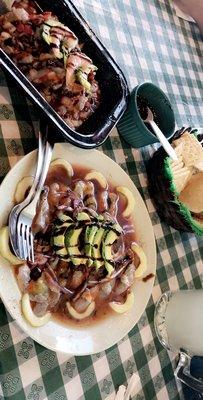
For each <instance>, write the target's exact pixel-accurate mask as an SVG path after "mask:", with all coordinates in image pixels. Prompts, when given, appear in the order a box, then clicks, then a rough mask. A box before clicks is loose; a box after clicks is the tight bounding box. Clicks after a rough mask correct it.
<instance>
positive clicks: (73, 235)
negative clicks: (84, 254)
mask: <svg viewBox="0 0 203 400" xmlns="http://www.w3.org/2000/svg"><path fill="white" fill-rule="evenodd" d="M82 230H83V228H76V229H70V230H69V231H68V233H67V235H66V237H65V246H66V248H67V250H69V247H73V246H77V247H78V241H79V236H80V234H81V232H82Z"/></svg>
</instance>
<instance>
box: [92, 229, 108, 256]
mask: <svg viewBox="0 0 203 400" xmlns="http://www.w3.org/2000/svg"><path fill="white" fill-rule="evenodd" d="M104 232H105V229H104V228H99V229H98V230H97V232H96V235H95V237H94V242H93V248H92V256H93V258H96V259H97V258H101V251H100V248H101V243H102V238H103V236H104Z"/></svg>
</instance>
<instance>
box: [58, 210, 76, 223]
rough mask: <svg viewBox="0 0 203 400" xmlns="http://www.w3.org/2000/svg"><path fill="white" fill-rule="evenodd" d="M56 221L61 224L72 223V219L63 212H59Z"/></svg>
mask: <svg viewBox="0 0 203 400" xmlns="http://www.w3.org/2000/svg"><path fill="white" fill-rule="evenodd" d="M58 219H59V220H60V221H63V222H68V221H70V222H73V220H72V218H71V217H70V216H69V215H68V214H66V213H63V212H60V213H59V214H58Z"/></svg>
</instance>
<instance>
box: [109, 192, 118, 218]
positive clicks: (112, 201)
mask: <svg viewBox="0 0 203 400" xmlns="http://www.w3.org/2000/svg"><path fill="white" fill-rule="evenodd" d="M108 205H109V209H108V212H109V214H111V215H112V216H113V217H116V215H117V212H118V195H117V194H116V193H109V198H108Z"/></svg>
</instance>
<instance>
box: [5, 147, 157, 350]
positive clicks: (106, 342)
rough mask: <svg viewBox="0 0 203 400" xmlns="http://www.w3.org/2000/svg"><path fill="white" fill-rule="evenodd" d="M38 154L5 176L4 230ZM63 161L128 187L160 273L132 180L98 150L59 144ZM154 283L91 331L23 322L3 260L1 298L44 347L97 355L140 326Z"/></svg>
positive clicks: (152, 264) (140, 232)
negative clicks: (128, 306) (19, 187)
mask: <svg viewBox="0 0 203 400" xmlns="http://www.w3.org/2000/svg"><path fill="white" fill-rule="evenodd" d="M36 154H37V153H36V151H33V152H31V153H29V154H27V155H26V156H25V157H23V158H22V159H21V160H20V161H19V162H18V163H17V164H16V165H15V166H14V168H12V170H11V171H10V172H9V173H8V175H7V176H6V177H5V179H4V181H3V182H2V184H1V186H0V205H1V208H0V209H1V213H0V226H2V225H6V224H7V218H8V214H9V212H10V210H11V208H12V206H13V197H14V192H15V188H16V184H17V182H18V181H19V180H20V179H21V178H22V177H23V176H27V175H32V174H34V168H33V167H34V165H35V160H36ZM58 157H60V158H64V159H66V160H67V161H69V162H70V163H72V164H78V165H81V166H82V165H83V166H86V167H88V168H90V169H96V170H98V171H100V172H102V173H103V174H104V176H105V177H106V178H107V180H109V181H113V182H114V183H116V185H119V186H121V185H124V186H127V187H128V188H129V189H130V190H131V191H132V193H133V195H134V198H135V204H136V205H135V211H134V216H133V222H134V226H135V231H136V236H137V238H138V241H139V242H140V244H141V245H142V246H143V249H144V251H145V253H146V255H147V260H148V268H147V272H146V275H147V274H150V273H152V274H155V271H156V245H155V239H154V233H153V228H152V224H151V221H150V218H149V214H148V212H147V209H146V206H145V204H144V202H143V200H142V198H141V196H140V194H139V192H138V190H137V189H136V187H135V186H134V184H133V182H132V181H131V179H130V178H129V176H128V175H127V174H126V173H125V172H124V171H123V170H122V169H121V168H120V167H119V165H117V164H116V163H115V162H114V161H112V160H111V159H110V158H108V157H107V156H105V155H104V154H102V153H101V152H99V151H97V150H81V149H78V148H75V147H72V146H70V145H69V144H66V143H60V144H59V143H57V144H56V145H55V147H54V154H53V158H58ZM153 284H154V278H151V279H149V280H148V281H147V282H143V281H142V280H137V281H136V282H135V285H134V294H135V302H134V306H133V308H132V309H131V310H130V311H129V312H128V313H126V314H123V315H119V314H115V315H113V316H112V315H111V316H109V317H108V318H106V319H104V320H101V321H100V322H98V323H96V324H93V325H92V326H91V325H90V326H88V327H82V328H78V327H73V326H68V325H67V326H66V325H62V324H60V322H56V320H54V319H53V320H50V322H49V323H48V324H47V325H45V326H42V327H40V328H33V327H31V326H30V325H29V324H28V323H27V322H26V320H25V319H24V318H23V316H22V313H21V307H20V300H21V292H20V290H19V288H18V285H17V282H16V278H15V276H14V273H13V271H12V268H11V267H10V265H9V263H8V262H7V261H6V260H5V259H4V258H2V257H0V296H1V298H2V300H3V302H4V304H5V306H6V308H7V310H8V311H9V313H10V314H11V316H12V317H13V318H14V319H15V320H16V322H17V323H18V325H19V326H20V327H21V328H22V329H23V331H25V332H26V333H27V334H28V335H29V336H31V337H32V338H33V339H34V340H36V341H37V342H38V343H40V344H41V345H43V346H45V347H47V348H49V349H51V350H53V351H59V352H63V353H67V354H72V355H85V354H91V353H97V352H100V351H102V350H104V349H107V348H108V347H110V346H112V345H113V344H115V343H116V342H118V341H119V340H120V339H121V338H122V337H123V336H125V335H126V334H127V333H128V332H129V331H130V330H131V329H132V328H133V326H134V325H135V324H136V323H137V322H138V320H139V319H140V317H141V315H142V313H143V312H144V310H145V308H146V306H147V303H148V301H149V298H150V295H151V292H152V287H153Z"/></svg>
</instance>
